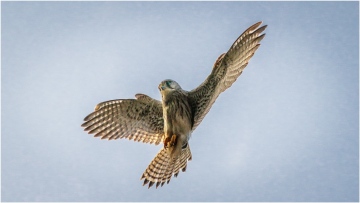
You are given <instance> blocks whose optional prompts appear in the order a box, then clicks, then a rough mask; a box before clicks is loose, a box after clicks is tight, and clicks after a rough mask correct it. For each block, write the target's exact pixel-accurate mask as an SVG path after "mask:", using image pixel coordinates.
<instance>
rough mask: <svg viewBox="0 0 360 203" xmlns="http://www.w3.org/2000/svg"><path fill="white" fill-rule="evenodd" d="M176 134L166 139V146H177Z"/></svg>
mask: <svg viewBox="0 0 360 203" xmlns="http://www.w3.org/2000/svg"><path fill="white" fill-rule="evenodd" d="M176 141H177V139H176V135H172V136H171V137H166V138H165V140H164V148H168V147H172V146H175V144H176Z"/></svg>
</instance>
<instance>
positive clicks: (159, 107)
mask: <svg viewBox="0 0 360 203" xmlns="http://www.w3.org/2000/svg"><path fill="white" fill-rule="evenodd" d="M261 24H262V22H258V23H255V24H254V25H252V26H250V27H249V28H248V29H246V30H245V31H244V32H243V33H242V34H241V35H240V36H239V37H238V38H237V39H236V40H235V42H234V43H233V44H232V46H231V47H230V49H229V50H228V52H226V53H223V54H221V55H220V56H219V57H218V58H217V60H216V61H215V64H214V66H213V68H212V71H211V73H210V75H209V76H208V77H207V78H206V80H205V81H204V82H203V83H202V84H201V85H200V86H198V87H197V88H195V89H193V90H191V91H186V90H183V89H182V88H181V86H180V85H179V84H178V83H177V82H175V81H174V80H170V79H167V80H164V81H162V82H161V83H160V84H159V86H158V89H159V91H160V93H161V97H162V101H158V100H156V99H153V98H151V97H149V96H147V95H145V94H136V95H135V98H136V99H117V100H110V101H105V102H101V103H99V104H97V105H96V106H95V110H94V112H92V113H90V114H89V115H88V116H86V117H85V118H84V123H83V124H82V125H81V126H82V127H84V128H85V129H84V130H85V131H88V133H89V134H94V136H95V137H101V139H108V140H116V139H119V138H126V139H129V140H134V141H138V142H140V141H141V142H144V143H150V144H155V145H158V144H160V143H162V144H163V147H162V149H161V150H160V152H158V154H157V155H156V156H155V158H154V159H153V160H152V161H151V163H150V164H149V166H148V167H147V169H146V170H145V172H144V173H143V174H142V176H141V180H142V179H144V184H143V185H146V184H148V188H150V187H151V186H153V185H154V184H155V185H156V188H157V187H158V186H159V185H161V186H163V185H164V183H165V182H166V183H169V182H170V179H171V177H172V176H173V175H174V177H177V176H178V174H179V172H180V170H181V171H183V172H185V170H186V166H187V162H188V161H190V160H191V158H192V155H191V151H190V145H189V139H190V135H191V133H192V132H193V131H194V130H195V129H196V127H197V126H198V125H199V124H200V123H201V121H202V120H203V118H204V117H205V115H206V114H207V113H208V112H209V110H210V108H211V106H212V105H213V103H214V102H215V100H216V98H217V97H218V96H219V95H220V93H222V92H224V91H225V90H226V89H228V88H229V87H230V86H231V85H232V84H233V83H234V82H235V81H236V79H237V78H238V77H239V76H240V75H241V73H242V72H243V70H244V68H245V67H246V66H247V65H248V62H249V60H250V59H251V57H252V56H253V55H254V53H255V51H256V50H257V49H258V48H259V46H260V44H259V43H260V41H261V40H262V39H263V38H264V37H265V34H264V33H262V32H263V31H264V30H265V29H266V25H264V26H261V27H260V25H261Z"/></svg>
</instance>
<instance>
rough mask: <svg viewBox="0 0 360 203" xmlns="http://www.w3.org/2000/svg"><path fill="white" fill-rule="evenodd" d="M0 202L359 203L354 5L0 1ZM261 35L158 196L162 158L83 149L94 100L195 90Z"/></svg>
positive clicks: (92, 142) (138, 147) (108, 146)
mask: <svg viewBox="0 0 360 203" xmlns="http://www.w3.org/2000/svg"><path fill="white" fill-rule="evenodd" d="M1 5H2V11H1V13H2V16H1V18H2V19H1V20H2V22H1V25H2V27H1V29H2V33H1V34H2V39H1V48H2V62H1V66H2V67H1V72H2V78H1V86H2V91H1V94H2V106H1V109H2V112H1V113H2V119H1V120H2V123H1V126H2V128H1V141H2V142H1V143H2V144H1V148H2V150H1V154H2V157H1V158H2V162H1V165H2V168H1V169H2V174H1V178H2V182H1V188H2V189H1V192H2V201H358V200H359V192H358V191H359V173H358V170H359V128H358V124H359V107H358V106H359V88H358V86H359V71H358V69H359V58H358V56H359V3H358V2H2V3H1ZM260 20H262V21H263V22H264V24H267V25H268V28H267V30H266V37H265V39H264V40H263V41H262V45H261V47H260V48H259V50H258V51H257V53H256V54H255V56H254V57H253V58H252V59H251V61H250V63H249V65H248V67H247V68H246V69H245V71H244V73H243V74H242V75H241V76H240V78H239V79H238V80H237V81H236V83H235V84H234V85H233V86H232V87H231V88H230V89H228V90H227V91H226V92H225V93H223V94H222V95H220V97H219V98H218V99H217V101H216V103H215V104H214V106H213V108H212V109H211V111H210V112H209V114H208V115H207V116H206V118H205V119H204V120H203V122H202V124H201V125H200V126H199V127H198V128H197V129H196V131H195V132H194V133H193V135H192V138H191V140H190V146H191V151H192V154H193V160H192V161H190V162H189V164H188V167H187V171H186V173H180V174H179V176H178V178H173V179H172V180H171V182H170V184H169V185H165V186H164V187H162V188H160V189H157V190H155V189H150V190H148V189H147V188H146V187H143V186H142V181H140V177H141V174H142V173H143V171H144V170H145V169H146V167H147V165H148V164H149V163H150V161H151V160H152V158H153V157H154V156H155V154H156V153H157V152H158V151H159V150H160V148H161V146H155V145H149V144H142V143H136V142H133V141H128V140H116V141H106V140H100V139H98V138H93V137H92V136H91V135H88V134H86V133H85V132H84V131H83V129H82V128H81V127H80V125H81V123H82V119H83V118H84V117H85V116H86V115H87V114H88V113H90V112H91V111H93V108H94V106H95V105H96V104H97V103H99V102H102V101H106V100H111V99H120V98H134V95H135V94H136V93H145V94H148V95H150V96H152V97H154V98H157V99H160V93H159V92H158V89H157V85H158V84H159V83H160V81H162V80H163V79H167V78H171V79H174V80H175V81H177V82H178V83H179V84H180V85H181V86H182V88H184V89H187V90H191V89H193V88H195V87H197V86H198V85H199V84H200V83H201V82H202V81H203V80H204V79H205V78H206V77H207V76H208V74H209V73H210V71H211V68H212V65H213V63H214V62H215V60H216V59H217V57H218V56H219V55H220V54H221V53H223V52H226V51H227V50H228V48H229V47H230V45H231V44H232V43H233V41H234V40H235V39H236V38H237V37H238V36H239V35H240V34H241V33H242V32H243V31H244V30H245V29H246V28H247V27H249V26H250V25H252V24H254V23H255V22H257V21H260Z"/></svg>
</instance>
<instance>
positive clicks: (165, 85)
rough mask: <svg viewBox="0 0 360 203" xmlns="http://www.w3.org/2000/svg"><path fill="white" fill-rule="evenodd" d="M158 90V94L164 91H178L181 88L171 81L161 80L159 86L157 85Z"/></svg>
mask: <svg viewBox="0 0 360 203" xmlns="http://www.w3.org/2000/svg"><path fill="white" fill-rule="evenodd" d="M158 88H159V90H160V92H164V91H174V90H180V89H181V87H180V85H179V84H178V83H177V82H175V81H173V80H169V79H168V80H163V81H162V82H161V83H160V84H159V87H158Z"/></svg>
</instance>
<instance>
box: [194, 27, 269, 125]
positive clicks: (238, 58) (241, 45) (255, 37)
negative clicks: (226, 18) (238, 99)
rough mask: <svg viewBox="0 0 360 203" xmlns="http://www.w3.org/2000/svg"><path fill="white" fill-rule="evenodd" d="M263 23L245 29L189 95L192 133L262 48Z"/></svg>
mask: <svg viewBox="0 0 360 203" xmlns="http://www.w3.org/2000/svg"><path fill="white" fill-rule="evenodd" d="M261 23H262V22H258V23H255V24H254V25H252V26H250V27H249V28H248V29H247V30H245V32H243V33H242V34H241V35H240V36H239V37H238V38H237V39H236V41H235V42H234V44H233V45H232V46H231V47H230V49H229V51H228V52H227V53H224V54H222V55H220V56H219V58H218V59H217V60H216V62H215V64H214V66H213V69H212V72H211V74H210V75H209V76H208V77H207V78H206V80H205V81H204V82H203V83H202V84H201V85H200V86H199V87H197V88H196V89H194V90H192V91H190V92H189V101H190V103H191V106H192V109H193V112H194V125H193V128H192V130H193V131H194V130H195V128H196V127H197V126H198V125H199V124H200V123H201V121H202V120H203V118H204V117H205V115H206V114H207V113H208V112H209V110H210V108H211V106H212V104H213V103H214V102H215V100H216V98H217V97H218V96H219V95H220V93H221V92H223V91H225V90H226V89H227V88H229V87H230V86H231V85H232V84H233V83H234V82H235V81H236V79H237V78H238V77H239V76H240V75H241V73H242V71H243V70H244V68H245V67H246V66H247V64H248V62H249V60H250V58H251V57H252V56H253V55H254V53H255V51H256V50H257V49H258V48H259V46H260V44H259V42H260V41H261V40H262V39H263V38H264V37H265V34H261V33H262V32H263V31H264V30H265V28H266V25H264V26H262V27H260V28H259V26H260V25H261ZM260 34H261V35H260Z"/></svg>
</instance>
